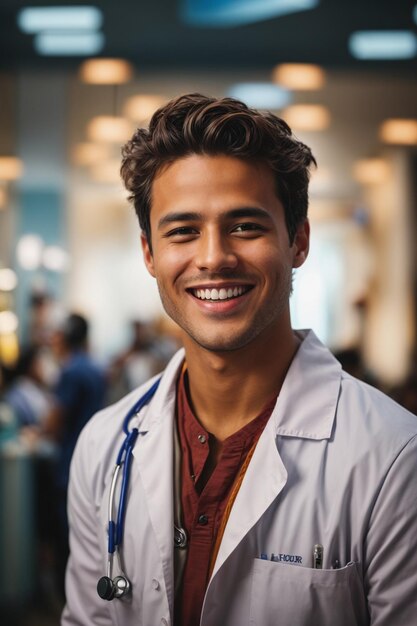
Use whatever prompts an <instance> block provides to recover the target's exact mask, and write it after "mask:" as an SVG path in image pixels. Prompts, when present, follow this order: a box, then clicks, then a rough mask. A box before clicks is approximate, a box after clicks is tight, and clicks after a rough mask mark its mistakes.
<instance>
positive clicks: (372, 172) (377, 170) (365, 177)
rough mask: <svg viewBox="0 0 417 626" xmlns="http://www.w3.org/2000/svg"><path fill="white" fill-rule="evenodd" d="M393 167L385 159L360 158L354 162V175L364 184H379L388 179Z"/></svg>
mask: <svg viewBox="0 0 417 626" xmlns="http://www.w3.org/2000/svg"><path fill="white" fill-rule="evenodd" d="M390 172H391V169H390V166H389V164H388V163H387V161H385V159H360V160H359V161H356V162H355V163H354V164H353V177H354V178H355V180H357V181H358V182H359V183H362V184H363V185H377V184H379V183H382V182H384V181H385V180H387V178H388V176H389V175H390Z"/></svg>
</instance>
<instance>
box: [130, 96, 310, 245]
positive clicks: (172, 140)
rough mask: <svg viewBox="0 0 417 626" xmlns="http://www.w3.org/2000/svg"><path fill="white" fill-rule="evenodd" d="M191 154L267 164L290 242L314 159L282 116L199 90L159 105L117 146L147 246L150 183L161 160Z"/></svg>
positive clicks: (303, 211) (299, 221)
mask: <svg viewBox="0 0 417 626" xmlns="http://www.w3.org/2000/svg"><path fill="white" fill-rule="evenodd" d="M191 154H207V155H210V156H215V155H216V154H219V155H227V156H232V157H236V158H239V159H244V160H248V161H253V160H256V161H258V162H263V163H265V164H266V165H268V166H269V167H270V168H271V170H272V171H273V172H274V175H275V181H276V192H277V196H278V198H279V199H280V201H281V202H282V204H283V206H284V211H285V221H286V225H287V230H288V234H289V239H290V243H291V244H292V242H293V241H294V237H295V234H296V231H297V227H298V226H299V225H300V224H302V222H303V221H304V220H305V219H306V217H307V208H308V183H309V178H310V176H309V167H310V166H311V165H312V164H314V165H316V160H315V158H314V156H313V154H312V152H311V150H310V148H308V146H306V145H305V144H303V143H301V141H298V140H297V139H296V138H295V137H294V135H293V134H292V132H291V129H290V127H289V126H288V124H287V123H286V122H284V120H282V119H280V118H279V117H277V116H276V115H273V114H272V113H260V112H259V111H256V110H255V109H250V108H248V107H247V106H246V104H244V103H243V102H240V101H239V100H234V99H233V98H222V99H217V98H209V97H207V96H202V95H201V94H198V93H193V94H188V95H184V96H180V97H178V98H175V99H174V100H171V101H170V102H168V103H167V104H166V105H165V106H163V107H161V108H160V109H158V110H157V111H156V112H155V113H154V115H153V117H152V119H151V122H150V124H149V129H146V128H138V130H137V131H136V132H135V134H134V135H133V137H132V139H131V140H130V141H128V142H127V143H126V145H125V146H124V147H123V149H122V156H123V161H122V166H121V175H122V178H123V182H124V184H125V186H126V189H127V190H128V191H129V192H130V195H129V200H130V201H132V202H133V205H134V207H135V211H136V214H137V216H138V219H139V224H140V227H141V228H142V231H143V232H144V233H145V236H146V238H147V240H148V243H149V246H151V227H150V209H151V204H152V197H151V196H152V183H153V180H154V178H155V176H156V175H157V173H158V172H159V171H160V169H161V168H162V167H163V166H166V165H169V164H170V163H172V162H173V161H175V160H177V159H179V158H181V157H186V156H188V155H191Z"/></svg>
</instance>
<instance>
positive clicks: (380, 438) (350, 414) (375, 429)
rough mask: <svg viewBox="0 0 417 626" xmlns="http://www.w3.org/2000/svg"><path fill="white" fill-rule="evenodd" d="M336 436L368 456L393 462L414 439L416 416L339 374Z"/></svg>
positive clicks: (415, 436)
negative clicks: (365, 452)
mask: <svg viewBox="0 0 417 626" xmlns="http://www.w3.org/2000/svg"><path fill="white" fill-rule="evenodd" d="M335 432H336V433H338V435H339V437H343V438H344V439H345V442H346V445H349V443H352V445H353V444H354V445H355V446H357V447H359V448H360V449H361V450H362V451H365V450H366V449H368V450H369V452H370V453H372V454H376V455H378V454H380V455H381V462H382V460H383V458H385V459H386V460H387V461H388V462H389V459H395V458H396V457H397V456H398V455H400V454H401V453H402V451H403V450H404V449H405V448H406V447H407V446H408V444H409V443H411V442H413V441H414V442H415V441H416V440H417V416H415V415H413V414H412V413H410V412H409V411H407V410H406V409H404V408H403V407H401V406H400V405H399V404H397V403H396V402H394V400H392V399H391V398H389V397H388V396H387V395H385V394H384V393H382V392H381V391H379V390H378V389H375V388H374V387H372V386H371V385H368V384H367V383H364V382H362V381H360V380H358V379H356V378H354V377H353V376H351V375H350V374H347V373H346V372H344V371H342V375H341V382H340V395H339V400H338V405H337V411H336V431H335Z"/></svg>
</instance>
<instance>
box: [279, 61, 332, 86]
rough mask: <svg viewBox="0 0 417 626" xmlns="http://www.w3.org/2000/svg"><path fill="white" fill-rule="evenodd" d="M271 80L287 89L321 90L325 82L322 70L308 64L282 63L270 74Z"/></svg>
mask: <svg viewBox="0 0 417 626" xmlns="http://www.w3.org/2000/svg"><path fill="white" fill-rule="evenodd" d="M272 80H273V81H274V82H275V83H279V84H280V85H282V86H283V87H287V88H288V89H303V90H313V89H321V88H322V87H323V85H324V83H325V81H326V75H325V73H324V70H323V69H322V68H321V67H319V66H318V65H310V64H308V63H283V64H282V65H277V67H276V68H275V69H274V70H273V72H272Z"/></svg>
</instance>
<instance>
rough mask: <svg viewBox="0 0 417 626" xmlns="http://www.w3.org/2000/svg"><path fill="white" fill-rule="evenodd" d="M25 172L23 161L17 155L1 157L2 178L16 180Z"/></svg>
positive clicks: (0, 170) (0, 171) (0, 175)
mask: <svg viewBox="0 0 417 626" xmlns="http://www.w3.org/2000/svg"><path fill="white" fill-rule="evenodd" d="M22 173H23V162H22V161H21V160H20V159H18V158H17V157H6V156H5V157H0V180H16V178H20V176H21V175H22Z"/></svg>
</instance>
